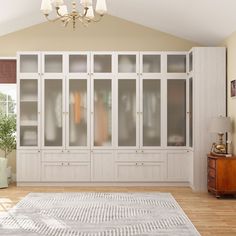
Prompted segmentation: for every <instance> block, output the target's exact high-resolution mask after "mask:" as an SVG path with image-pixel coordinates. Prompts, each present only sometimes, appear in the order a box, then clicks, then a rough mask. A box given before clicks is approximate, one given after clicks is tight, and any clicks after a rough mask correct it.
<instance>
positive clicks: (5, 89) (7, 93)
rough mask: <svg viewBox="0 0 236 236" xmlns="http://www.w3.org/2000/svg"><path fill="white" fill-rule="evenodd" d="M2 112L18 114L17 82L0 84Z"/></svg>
mask: <svg viewBox="0 0 236 236" xmlns="http://www.w3.org/2000/svg"><path fill="white" fill-rule="evenodd" d="M0 113H2V114H6V115H15V114H16V84H0Z"/></svg>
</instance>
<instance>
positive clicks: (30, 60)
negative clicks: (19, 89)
mask: <svg viewBox="0 0 236 236" xmlns="http://www.w3.org/2000/svg"><path fill="white" fill-rule="evenodd" d="M18 58H19V59H18V73H19V74H20V75H21V78H22V77H27V76H30V77H31V78H32V76H33V75H37V76H38V75H39V73H40V72H41V71H40V66H39V65H40V56H39V54H38V53H35V52H34V53H30V52H29V53H20V55H19V57H18Z"/></svg>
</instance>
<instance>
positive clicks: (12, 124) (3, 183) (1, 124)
mask: <svg viewBox="0 0 236 236" xmlns="http://www.w3.org/2000/svg"><path fill="white" fill-rule="evenodd" d="M15 134H16V117H15V116H7V115H5V114H0V149H1V150H2V151H3V152H4V157H0V188H6V187H8V175H9V172H10V171H9V168H11V167H7V161H8V159H7V158H8V155H9V154H10V153H11V152H12V151H13V150H15V149H16V135H15Z"/></svg>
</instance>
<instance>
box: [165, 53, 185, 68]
mask: <svg viewBox="0 0 236 236" xmlns="http://www.w3.org/2000/svg"><path fill="white" fill-rule="evenodd" d="M167 73H186V55H180V54H169V55H167Z"/></svg>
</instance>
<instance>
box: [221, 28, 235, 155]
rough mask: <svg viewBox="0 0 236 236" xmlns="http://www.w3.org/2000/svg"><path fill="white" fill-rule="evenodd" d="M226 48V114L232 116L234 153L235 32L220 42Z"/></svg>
mask: <svg viewBox="0 0 236 236" xmlns="http://www.w3.org/2000/svg"><path fill="white" fill-rule="evenodd" d="M222 45H223V46H225V47H226V48H227V80H228V83H227V92H228V95H227V101H228V105H227V108H228V116H230V117H231V118H232V123H233V132H232V135H231V136H232V146H233V153H234V154H236V97H234V98H231V96H230V82H231V81H232V80H235V79H236V32H235V33H233V34H232V35H231V36H229V37H228V38H226V39H225V40H224V42H223V43H222Z"/></svg>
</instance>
